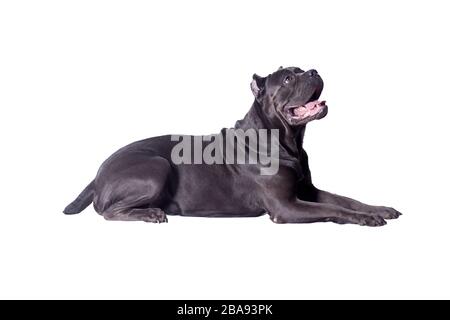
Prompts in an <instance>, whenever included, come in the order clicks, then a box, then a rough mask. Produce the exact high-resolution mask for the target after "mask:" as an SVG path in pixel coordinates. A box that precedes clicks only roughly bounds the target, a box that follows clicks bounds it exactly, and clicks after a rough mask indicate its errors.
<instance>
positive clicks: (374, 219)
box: [358, 215, 386, 227]
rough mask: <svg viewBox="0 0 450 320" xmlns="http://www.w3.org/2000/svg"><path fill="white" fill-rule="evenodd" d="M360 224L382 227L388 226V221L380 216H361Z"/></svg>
mask: <svg viewBox="0 0 450 320" xmlns="http://www.w3.org/2000/svg"><path fill="white" fill-rule="evenodd" d="M358 224H359V225H360V226H368V227H381V226H384V225H385V224H386V221H385V220H384V219H383V218H382V217H380V216H375V215H374V216H369V215H364V216H363V215H361V217H359V221H358Z"/></svg>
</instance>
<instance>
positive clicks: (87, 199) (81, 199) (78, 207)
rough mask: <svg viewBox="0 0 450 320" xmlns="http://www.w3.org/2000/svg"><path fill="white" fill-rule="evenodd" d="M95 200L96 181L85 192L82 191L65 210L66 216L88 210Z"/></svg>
mask: <svg viewBox="0 0 450 320" xmlns="http://www.w3.org/2000/svg"><path fill="white" fill-rule="evenodd" d="M93 199H94V181H92V182H91V183H89V184H88V186H87V187H86V188H84V190H83V191H81V193H80V195H79V196H78V197H77V198H76V199H75V200H74V201H73V202H72V203H71V204H69V205H68V206H67V207H66V208H65V209H64V211H63V212H64V213H65V214H77V213H80V212H81V211H83V210H84V209H86V207H87V206H88V205H90V204H91V202H92V200H93Z"/></svg>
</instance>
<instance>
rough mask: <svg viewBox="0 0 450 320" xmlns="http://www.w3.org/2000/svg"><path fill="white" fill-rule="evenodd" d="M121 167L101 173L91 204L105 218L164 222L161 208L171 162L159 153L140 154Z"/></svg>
mask: <svg viewBox="0 0 450 320" xmlns="http://www.w3.org/2000/svg"><path fill="white" fill-rule="evenodd" d="M122 163H125V164H126V165H122V167H119V168H117V167H118V166H114V164H113V165H111V167H112V170H109V171H107V172H106V173H102V174H101V175H100V177H98V178H97V179H98V180H99V181H100V182H101V188H99V189H100V191H99V192H98V194H97V197H94V208H95V209H96V211H97V212H98V213H99V214H101V215H103V217H104V218H105V219H106V220H113V221H145V222H155V223H160V222H167V217H166V214H165V212H164V211H163V210H162V209H161V208H163V205H164V201H165V200H166V199H167V196H168V179H169V176H170V172H171V167H170V164H169V163H168V161H167V160H165V159H164V158H162V157H157V156H156V157H148V156H142V155H139V154H136V155H133V158H132V159H131V160H130V161H128V162H125V161H122V162H121V163H120V164H122Z"/></svg>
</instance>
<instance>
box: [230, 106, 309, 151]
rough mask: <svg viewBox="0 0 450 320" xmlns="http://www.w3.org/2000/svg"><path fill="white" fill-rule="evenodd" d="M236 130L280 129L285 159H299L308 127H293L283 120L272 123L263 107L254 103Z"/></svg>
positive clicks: (281, 148)
mask: <svg viewBox="0 0 450 320" xmlns="http://www.w3.org/2000/svg"><path fill="white" fill-rule="evenodd" d="M234 128H235V129H242V130H248V129H256V130H259V129H268V130H271V129H278V130H279V139H280V151H281V154H284V156H285V157H293V158H297V159H298V157H299V154H300V152H301V149H302V147H303V137H304V135H305V129H306V125H303V126H298V127H291V126H289V125H288V124H286V123H282V122H281V120H279V122H277V121H270V120H269V119H267V117H266V116H265V115H264V114H263V111H262V107H261V105H260V104H259V102H258V101H256V100H255V101H254V103H253V105H252V107H251V108H250V110H249V111H248V113H247V114H246V115H245V117H244V118H243V119H242V120H238V121H237V122H236V124H235V126H234Z"/></svg>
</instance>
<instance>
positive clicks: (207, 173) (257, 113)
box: [64, 67, 401, 226]
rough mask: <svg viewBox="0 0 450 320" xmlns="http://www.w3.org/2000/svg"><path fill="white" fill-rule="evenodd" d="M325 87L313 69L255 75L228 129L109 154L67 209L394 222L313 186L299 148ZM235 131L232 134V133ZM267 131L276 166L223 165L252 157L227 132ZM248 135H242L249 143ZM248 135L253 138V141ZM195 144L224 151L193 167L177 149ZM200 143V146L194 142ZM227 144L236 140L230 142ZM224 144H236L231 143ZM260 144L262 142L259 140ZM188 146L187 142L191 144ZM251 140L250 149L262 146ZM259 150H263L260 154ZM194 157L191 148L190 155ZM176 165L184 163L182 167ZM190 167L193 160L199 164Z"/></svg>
mask: <svg viewBox="0 0 450 320" xmlns="http://www.w3.org/2000/svg"><path fill="white" fill-rule="evenodd" d="M323 86H324V82H323V80H322V78H321V76H320V75H319V73H318V72H317V71H316V70H308V71H303V70H302V69H300V68H298V67H288V68H283V67H280V68H279V69H278V70H276V71H275V72H273V73H271V74H269V75H268V76H266V77H261V76H258V75H256V74H255V75H253V80H252V82H251V90H252V92H253V95H254V103H253V105H252V107H251V108H250V110H249V112H248V113H247V114H246V115H245V117H244V118H243V119H242V120H239V121H237V122H236V124H235V127H234V128H231V129H222V130H221V131H220V133H219V134H217V135H213V136H200V137H194V136H178V137H175V138H176V139H174V136H170V135H166V136H159V137H153V138H149V139H145V140H141V141H137V142H134V143H132V144H130V145H128V146H125V147H123V148H122V149H120V150H118V151H117V152H115V153H114V154H113V155H112V156H111V157H109V158H108V159H107V160H106V161H105V162H104V163H103V164H102V165H101V167H100V169H99V171H98V173H97V176H96V177H95V179H94V180H93V181H92V182H91V183H90V184H89V185H88V186H87V187H86V188H85V189H84V190H83V191H82V192H81V194H80V195H79V196H78V197H77V198H76V199H75V200H74V201H73V202H72V203H71V204H69V205H68V206H67V207H66V208H65V209H64V213H65V214H77V213H80V212H81V211H82V210H84V209H85V208H86V207H87V206H88V205H89V204H90V203H92V202H93V205H94V209H95V210H96V211H97V212H98V213H99V214H101V215H102V216H103V217H104V218H105V219H106V220H121V221H145V222H154V223H160V222H167V215H180V216H196V217H257V216H261V215H264V214H268V215H269V216H270V219H271V220H272V221H273V222H275V223H312V222H334V223H338V224H357V225H362V226H382V225H385V224H386V219H396V218H398V217H399V216H400V215H401V213H400V212H398V211H397V210H395V209H393V208H390V207H384V206H372V205H367V204H364V203H361V202H359V201H356V200H353V199H350V198H347V197H343V196H339V195H335V194H332V193H330V192H326V191H322V190H319V189H318V188H316V187H315V186H314V185H313V183H312V180H311V173H310V170H309V165H308V156H307V154H306V152H305V150H304V149H303V137H304V133H305V128H306V125H307V123H309V122H310V121H313V120H318V119H322V118H323V117H325V116H326V115H327V112H328V106H327V104H326V102H325V101H321V100H319V98H320V95H321V93H322V90H323ZM233 130H234V131H233ZM236 130H238V131H239V132H241V133H242V132H244V134H245V133H246V132H248V131H249V130H254V131H255V132H256V131H258V132H264V133H268V132H270V134H272V133H276V135H275V134H274V135H273V137H275V138H274V139H273V140H271V142H274V145H271V146H270V148H269V146H267V145H268V144H267V143H265V144H266V145H265V146H264V147H265V148H266V149H267V150H266V151H268V150H269V149H270V150H271V151H277V152H278V153H277V157H276V159H275V160H274V163H276V165H274V166H272V169H274V170H268V171H271V172H270V174H267V172H266V174H263V173H262V172H263V170H264V169H268V168H267V163H265V164H263V163H262V162H261V161H259V162H255V161H254V162H253V163H235V162H232V161H223V160H224V159H225V158H226V157H227V156H228V155H232V154H233V155H234V154H235V152H238V151H241V153H242V154H244V155H246V156H248V155H249V154H250V153H251V152H252V151H254V153H253V155H254V156H255V155H256V157H257V158H259V156H261V155H262V154H263V152H262V151H261V150H259V149H258V150H256V151H255V150H254V149H255V146H253V147H252V146H251V144H250V142H248V141H249V140H250V139H243V140H242V139H241V141H240V143H238V144H237V145H236V144H235V145H233V144H230V141H228V140H229V139H228V140H227V139H226V137H227V135H228V134H229V133H230V132H235V131H236ZM250 136H251V135H248V136H246V137H245V138H249V137H250ZM253 137H254V136H253ZM180 138H181V139H183V140H185V141H192V140H194V141H197V147H198V146H200V147H201V150H205V148H208V146H210V145H209V144H208V141H211V140H215V141H218V140H222V141H225V140H227V142H225V143H224V144H222V145H221V144H217V146H225V145H226V146H225V147H224V148H223V149H226V151H224V150H222V149H220V148H218V149H217V150H215V151H214V152H211V153H210V155H211V156H212V157H213V158H214V159H215V160H217V161H216V163H210V162H209V163H205V162H201V161H197V162H195V159H194V163H192V162H191V163H189V160H192V158H193V157H192V154H189V153H190V151H189V150H188V151H189V152H188V151H186V149H184V150H183V155H182V156H181V152H179V153H178V157H174V154H175V155H177V152H174V150H175V149H177V148H178V149H180V142H179V141H177V139H178V140H179V139H180ZM196 138H198V139H196ZM234 138H235V137H234ZM234 138H233V139H232V140H233V141H235V140H236V139H234ZM266 140H267V139H266ZM194 144H195V143H194ZM263 144H264V143H259V145H257V146H256V147H257V148H258V147H261V146H263ZM263 149H264V148H263ZM194 152H195V150H194ZM180 158H182V159H184V160H186V161H184V162H183V161H180ZM197 160H198V159H197Z"/></svg>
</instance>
